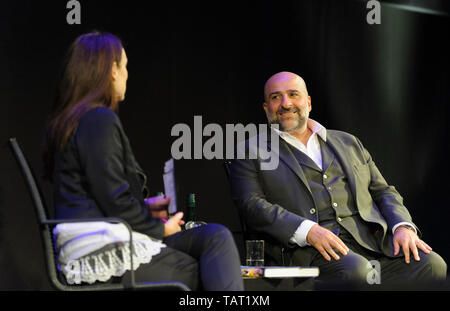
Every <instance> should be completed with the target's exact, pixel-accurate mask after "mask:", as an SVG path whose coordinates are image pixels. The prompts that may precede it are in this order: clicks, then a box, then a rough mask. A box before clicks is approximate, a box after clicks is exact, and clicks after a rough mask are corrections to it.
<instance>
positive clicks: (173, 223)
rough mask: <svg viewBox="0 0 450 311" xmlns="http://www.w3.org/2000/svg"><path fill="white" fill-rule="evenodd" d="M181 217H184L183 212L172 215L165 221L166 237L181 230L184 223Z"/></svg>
mask: <svg viewBox="0 0 450 311" xmlns="http://www.w3.org/2000/svg"><path fill="white" fill-rule="evenodd" d="M181 218H183V212H178V213H176V214H175V215H173V216H172V217H170V218H169V220H167V221H165V224H164V237H167V236H169V235H172V234H175V233H177V232H180V231H181V226H182V225H183V224H184V220H182V219H181Z"/></svg>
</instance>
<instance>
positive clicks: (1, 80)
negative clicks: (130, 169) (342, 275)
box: [0, 0, 450, 289]
mask: <svg viewBox="0 0 450 311" xmlns="http://www.w3.org/2000/svg"><path fill="white" fill-rule="evenodd" d="M80 2H81V25H68V24H67V22H66V15H67V13H68V11H69V10H68V9H66V7H65V5H66V2H65V1H31V0H23V1H6V2H4V3H2V4H1V8H0V94H1V97H0V103H1V108H2V109H1V112H0V118H1V120H0V142H1V143H2V144H3V143H4V142H6V141H7V138H8V137H13V136H14V137H17V139H18V140H19V142H20V143H21V145H22V147H23V148H24V150H25V152H26V154H27V156H28V158H29V160H30V162H31V164H32V165H33V167H34V168H35V170H36V171H37V172H38V173H40V172H41V170H42V164H41V158H40V152H41V147H42V146H41V145H42V137H43V131H44V128H45V125H46V121H47V116H48V113H49V111H50V108H51V104H52V100H53V96H54V93H55V89H56V82H57V81H56V79H57V77H58V73H59V70H60V65H61V61H62V59H63V56H64V54H65V52H66V50H67V48H68V46H69V44H70V43H71V42H72V41H73V40H74V39H75V38H76V37H77V36H78V35H80V34H82V33H85V32H89V31H92V30H94V29H98V30H105V31H109V32H112V33H114V34H117V35H119V36H120V37H121V38H122V40H123V41H124V44H125V49H126V51H127V54H128V59H129V65H128V71H129V80H128V89H127V98H126V101H125V102H124V103H123V104H121V107H120V117H121V119H122V123H123V125H124V127H125V130H126V132H127V135H128V137H129V138H130V141H131V145H132V147H133V150H134V152H135V156H136V158H137V160H138V161H139V163H140V164H141V166H142V167H143V168H144V169H145V170H146V172H147V173H148V177H149V179H150V188H151V189H152V191H154V192H156V191H162V189H163V182H162V170H163V165H164V162H165V161H166V160H168V159H169V158H170V148H171V144H172V142H173V141H174V140H175V139H176V137H171V135H170V131H171V129H172V127H173V126H174V125H175V124H177V123H186V124H188V125H190V126H191V128H193V120H194V115H201V116H202V117H203V125H204V126H205V125H206V124H208V123H218V124H220V125H222V126H223V127H224V126H225V124H237V123H243V124H249V123H255V124H259V123H265V121H266V119H265V115H264V112H263V109H262V102H263V84H264V82H265V81H266V80H267V78H268V77H270V76H271V75H272V74H274V73H276V72H278V71H282V70H287V71H292V72H296V73H298V74H299V75H301V76H302V77H303V78H304V79H305V81H306V83H307V86H308V91H309V93H310V95H311V97H312V107H313V109H312V112H311V118H313V119H315V120H317V121H319V122H320V123H322V124H323V125H324V126H326V127H327V128H330V129H339V130H343V131H347V132H350V133H352V134H355V135H356V136H358V137H359V138H360V139H361V141H362V142H363V143H364V145H365V147H366V148H367V149H368V150H369V151H370V152H371V154H372V157H373V158H374V160H375V162H376V163H377V165H378V167H379V169H380V170H381V172H382V173H383V175H384V176H385V178H386V179H387V181H388V182H389V183H390V184H393V185H395V187H396V188H397V189H398V190H399V192H400V193H401V194H402V195H403V197H404V199H405V205H406V206H407V207H408V208H409V210H410V212H411V214H412V216H413V220H414V222H415V223H416V224H417V225H418V226H419V228H420V229H421V231H422V232H423V239H424V240H425V241H426V242H428V244H430V245H431V246H432V247H433V249H434V250H436V251H437V252H438V253H440V254H441V255H442V256H443V257H444V259H446V260H449V258H450V247H449V242H448V241H449V239H448V236H449V235H448V233H447V230H448V226H449V223H450V220H449V218H450V217H449V216H450V211H449V204H448V198H447V191H449V190H448V189H449V181H448V180H449V178H450V177H449V176H450V174H449V173H450V172H449V168H448V165H447V163H446V162H447V161H446V160H447V159H446V157H447V154H448V153H447V149H448V148H447V147H446V146H447V144H448V140H449V126H448V121H449V116H450V114H449V108H448V105H449V99H450V95H449V82H450V77H449V76H450V61H449V55H450V54H449V52H450V51H449V48H448V47H447V45H446V43H447V42H448V38H449V37H450V33H449V32H450V27H449V26H450V18H449V17H448V15H445V14H443V15H440V14H426V13H421V12H415V11H411V10H408V9H406V8H405V7H402V6H394V5H388V4H382V10H381V24H380V25H368V24H367V22H366V15H367V12H368V9H366V6H365V5H366V2H365V1H351V0H347V1H346V0H342V1H332V0H328V1H327V0H305V1H299V0H297V1H295V0H292V1H240V2H233V1H209V2H196V1H183V2H180V3H177V2H167V3H166V4H157V5H156V4H154V2H152V1H80ZM392 2H399V1H392ZM403 2H405V1H403ZM204 141H206V139H204ZM175 165H176V173H177V182H178V185H179V188H180V198H179V200H180V203H181V204H182V205H181V206H180V209H182V210H183V209H184V206H183V204H184V196H185V195H186V194H187V193H188V192H195V193H196V194H197V195H198V204H199V207H198V211H197V213H198V216H199V218H201V219H203V220H205V221H207V222H218V223H222V224H224V225H226V226H227V227H229V228H230V230H232V231H233V232H234V233H235V237H236V242H237V243H238V246H239V247H240V249H241V250H242V237H241V235H240V234H239V230H240V228H239V222H238V218H237V217H238V216H237V212H236V210H235V208H234V206H233V204H232V201H231V199H230V196H229V188H228V184H227V182H226V178H225V174H224V171H223V168H222V160H204V159H203V160H179V161H176V164H175ZM0 176H1V178H0V180H1V181H0V289H48V288H50V287H49V284H48V281H47V279H46V278H45V268H44V261H43V254H42V251H41V244H40V240H39V232H38V230H37V226H36V224H35V219H34V213H33V210H32V206H31V202H30V200H29V197H28V193H27V190H26V188H25V185H24V183H23V180H22V178H21V175H20V174H19V171H18V169H17V166H16V164H15V162H14V160H13V158H12V157H11V155H10V154H9V152H8V150H7V149H6V148H1V149H0ZM42 186H43V188H44V192H45V193H46V195H47V200H48V201H49V202H50V204H51V187H50V185H48V184H46V183H43V184H42Z"/></svg>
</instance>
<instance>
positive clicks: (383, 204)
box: [357, 139, 420, 234]
mask: <svg viewBox="0 0 450 311" xmlns="http://www.w3.org/2000/svg"><path fill="white" fill-rule="evenodd" d="M357 142H358V144H359V146H360V148H361V149H362V151H363V156H364V159H365V161H366V163H367V165H368V167H369V172H370V183H369V192H370V195H371V196H372V199H373V201H374V202H375V204H376V205H377V207H378V209H379V210H380V212H381V214H382V215H383V217H384V219H385V220H386V223H387V225H388V230H389V232H391V231H392V228H393V227H394V226H395V225H396V224H398V223H401V222H408V223H411V224H413V223H412V217H411V215H410V213H409V211H408V209H407V208H406V207H405V206H404V204H403V197H402V196H401V195H400V193H399V192H398V191H397V190H396V189H395V187H394V186H392V185H389V184H388V183H387V182H386V180H385V178H384V177H383V175H382V174H381V172H380V171H379V169H378V168H377V166H376V165H375V162H374V161H373V160H372V156H371V155H370V153H369V152H368V151H367V149H366V148H364V146H363V145H362V143H361V141H359V140H358V139H357ZM414 226H415V227H416V228H417V226H416V225H415V224H414ZM417 231H418V234H420V231H419V230H418V228H417Z"/></svg>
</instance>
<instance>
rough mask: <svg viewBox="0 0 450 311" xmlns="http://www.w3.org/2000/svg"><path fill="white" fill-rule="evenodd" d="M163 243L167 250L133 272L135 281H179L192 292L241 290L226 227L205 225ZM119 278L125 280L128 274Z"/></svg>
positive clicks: (235, 253)
mask: <svg viewBox="0 0 450 311" xmlns="http://www.w3.org/2000/svg"><path fill="white" fill-rule="evenodd" d="M163 242H164V243H165V244H166V245H167V247H165V248H163V249H162V250H161V253H159V254H158V255H156V256H154V257H153V258H152V261H151V262H150V263H149V264H145V265H141V266H140V267H139V268H138V269H137V270H136V271H135V278H136V281H150V282H151V281H179V282H182V283H184V284H186V285H187V286H188V287H189V288H190V289H192V290H208V291H214V290H224V291H240V290H243V289H244V285H243V281H242V277H241V270H240V257H239V253H238V250H237V248H236V244H235V242H234V239H233V236H232V234H231V233H230V231H229V230H228V229H227V228H226V227H224V226H222V225H218V224H207V225H203V226H201V227H197V228H193V229H190V230H186V231H181V232H178V233H176V234H174V235H171V236H169V237H167V238H166V239H165V240H164V241H163ZM123 277H124V278H128V277H129V272H127V273H126V274H125V275H124V276H123Z"/></svg>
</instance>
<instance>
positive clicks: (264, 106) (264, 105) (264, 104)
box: [263, 102, 267, 113]
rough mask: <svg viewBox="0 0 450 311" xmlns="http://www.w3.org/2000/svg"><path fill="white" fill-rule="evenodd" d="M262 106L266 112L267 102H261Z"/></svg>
mask: <svg viewBox="0 0 450 311" xmlns="http://www.w3.org/2000/svg"><path fill="white" fill-rule="evenodd" d="M263 108H264V111H265V112H266V113H267V103H266V102H263Z"/></svg>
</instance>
